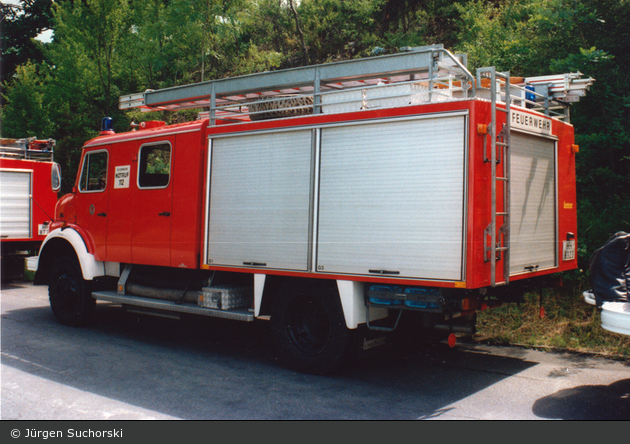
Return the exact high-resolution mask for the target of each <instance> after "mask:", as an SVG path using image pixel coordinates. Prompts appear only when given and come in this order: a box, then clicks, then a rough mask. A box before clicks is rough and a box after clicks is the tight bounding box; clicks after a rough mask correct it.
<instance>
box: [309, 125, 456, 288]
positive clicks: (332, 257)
mask: <svg viewBox="0 0 630 444" xmlns="http://www.w3.org/2000/svg"><path fill="white" fill-rule="evenodd" d="M465 128H466V122H465V117H464V116H451V117H440V118H431V119H418V120H411V121H399V122H387V123H373V124H364V125H354V126H342V127H335V128H325V129H323V130H322V146H321V178H320V196H319V222H318V228H319V229H318V250H317V270H318V271H321V272H327V271H328V272H339V273H353V274H365V275H375V274H385V275H387V274H391V275H394V276H400V277H415V278H424V279H439V280H462V279H463V269H464V265H463V247H464V234H463V231H464V214H465V211H464V182H465V174H464V159H465V143H464V138H465Z"/></svg>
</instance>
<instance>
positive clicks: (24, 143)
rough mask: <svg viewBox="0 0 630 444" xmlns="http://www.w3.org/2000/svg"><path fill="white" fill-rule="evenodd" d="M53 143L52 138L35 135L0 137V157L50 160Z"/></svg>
mask: <svg viewBox="0 0 630 444" xmlns="http://www.w3.org/2000/svg"><path fill="white" fill-rule="evenodd" d="M55 144H56V141H55V140H54V139H37V138H36V137H28V138H23V139H3V138H0V157H4V158H11V159H26V160H41V161H50V162H52V160H53V156H54V147H55Z"/></svg>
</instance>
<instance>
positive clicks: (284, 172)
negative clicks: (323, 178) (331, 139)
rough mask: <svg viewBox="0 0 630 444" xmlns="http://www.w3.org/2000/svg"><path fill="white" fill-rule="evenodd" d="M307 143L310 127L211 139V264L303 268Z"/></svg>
mask: <svg viewBox="0 0 630 444" xmlns="http://www.w3.org/2000/svg"><path fill="white" fill-rule="evenodd" d="M311 146H312V145H311V131H310V130H302V131H287V132H278V133H271V134H256V135H248V136H235V137H226V138H217V139H215V140H214V141H213V145H212V161H211V165H212V166H211V168H212V172H211V179H210V180H211V191H210V223H209V234H208V258H207V259H208V261H209V263H212V264H218V265H231V266H243V265H246V264H247V263H256V264H266V267H267V268H279V269H292V270H306V269H307V264H308V255H309V248H308V247H309V238H308V236H309V214H310V213H309V210H310V184H311V172H310V170H311V152H312V147H311Z"/></svg>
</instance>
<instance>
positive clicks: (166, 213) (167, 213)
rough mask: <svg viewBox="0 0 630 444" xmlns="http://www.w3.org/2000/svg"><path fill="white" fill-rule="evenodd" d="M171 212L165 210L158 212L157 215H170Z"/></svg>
mask: <svg viewBox="0 0 630 444" xmlns="http://www.w3.org/2000/svg"><path fill="white" fill-rule="evenodd" d="M170 215H171V213H169V212H168V211H165V212H163V213H158V216H170Z"/></svg>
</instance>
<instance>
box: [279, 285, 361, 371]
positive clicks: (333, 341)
mask: <svg viewBox="0 0 630 444" xmlns="http://www.w3.org/2000/svg"><path fill="white" fill-rule="evenodd" d="M271 323H272V330H273V334H274V338H275V342H276V345H277V346H278V349H279V351H280V354H281V356H282V358H283V360H284V361H285V364H286V365H287V366H288V367H290V368H293V369H295V370H297V371H300V372H303V373H311V374H325V373H330V372H331V371H333V370H334V369H336V368H337V367H338V366H339V364H340V363H341V362H342V361H343V358H344V357H345V355H346V349H347V348H348V344H349V331H348V329H347V327H346V322H345V318H344V316H343V311H342V309H341V303H340V301H339V297H338V296H337V294H335V293H334V292H333V291H331V290H330V289H328V288H326V287H324V286H321V285H316V286H313V287H312V288H308V287H302V286H299V285H290V286H285V287H283V288H282V289H281V290H280V292H279V293H278V295H277V296H276V298H275V300H274V304H273V309H272V314H271Z"/></svg>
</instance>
